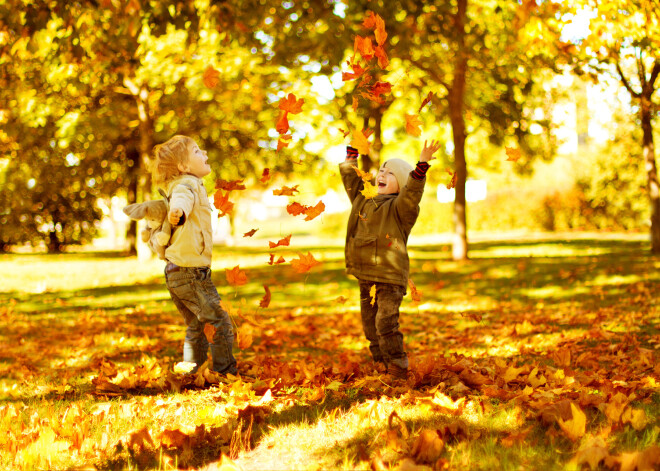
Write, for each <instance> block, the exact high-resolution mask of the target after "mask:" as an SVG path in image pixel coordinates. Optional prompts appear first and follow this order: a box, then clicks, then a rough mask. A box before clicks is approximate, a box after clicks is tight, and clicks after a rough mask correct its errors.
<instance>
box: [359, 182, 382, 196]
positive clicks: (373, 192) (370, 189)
mask: <svg viewBox="0 0 660 471" xmlns="http://www.w3.org/2000/svg"><path fill="white" fill-rule="evenodd" d="M360 193H362V194H363V195H364V197H365V198H367V199H368V200H370V199H371V198H374V197H376V196H378V187H376V186H374V185H372V184H371V183H369V182H364V190H360Z"/></svg>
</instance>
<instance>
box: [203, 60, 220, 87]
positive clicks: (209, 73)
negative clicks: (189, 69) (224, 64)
mask: <svg viewBox="0 0 660 471" xmlns="http://www.w3.org/2000/svg"><path fill="white" fill-rule="evenodd" d="M202 81H203V82H204V85H206V86H207V87H208V88H215V86H216V85H218V82H219V81H220V72H218V71H217V70H215V69H214V68H213V66H211V65H209V66H208V67H207V68H206V70H205V71H204V76H203V78H202Z"/></svg>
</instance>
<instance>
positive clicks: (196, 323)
mask: <svg viewBox="0 0 660 471" xmlns="http://www.w3.org/2000/svg"><path fill="white" fill-rule="evenodd" d="M166 280H167V288H168V290H169V291H170V294H171V295H172V299H173V300H175V304H177V303H178V304H177V308H179V306H180V305H181V306H183V308H184V309H181V308H179V310H180V311H181V314H182V315H183V316H184V319H185V320H186V325H187V330H186V341H185V342H184V360H186V361H188V360H187V358H186V355H192V356H194V357H195V358H196V360H197V361H195V363H198V361H199V360H201V358H200V357H199V352H200V351H201V350H202V349H203V351H204V359H203V361H205V360H206V352H207V351H208V348H209V347H210V349H211V357H212V362H213V364H212V368H211V369H212V370H213V371H217V372H220V373H232V374H235V373H236V372H237V369H236V359H235V358H234V356H233V354H232V347H233V343H234V333H233V330H232V326H231V319H230V318H229V315H228V314H227V313H226V312H225V311H224V310H223V309H222V308H221V307H220V296H219V295H218V291H217V290H216V289H215V286H214V285H213V282H212V280H211V270H210V268H187V267H181V268H180V269H179V270H178V271H176V272H171V273H169V274H166ZM190 314H192V316H191V315H190ZM206 323H210V324H211V325H212V326H213V327H214V328H215V334H214V336H213V340H212V341H211V343H210V344H209V343H208V341H207V340H206V336H205V335H204V325H205V324H206ZM203 361H201V363H203ZM201 363H198V367H199V366H200V365H201Z"/></svg>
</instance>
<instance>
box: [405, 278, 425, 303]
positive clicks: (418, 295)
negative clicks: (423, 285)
mask: <svg viewBox="0 0 660 471" xmlns="http://www.w3.org/2000/svg"><path fill="white" fill-rule="evenodd" d="M408 286H409V287H410V296H411V297H412V300H413V303H414V304H419V303H420V301H421V300H422V292H421V291H419V290H418V289H417V286H415V283H413V280H411V279H410V278H408Z"/></svg>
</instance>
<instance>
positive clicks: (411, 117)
mask: <svg viewBox="0 0 660 471" xmlns="http://www.w3.org/2000/svg"><path fill="white" fill-rule="evenodd" d="M405 117H406V132H407V133H408V134H410V135H411V136H421V134H422V129H421V128H420V126H421V125H422V121H421V120H420V119H419V116H418V115H416V114H406V115H405Z"/></svg>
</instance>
